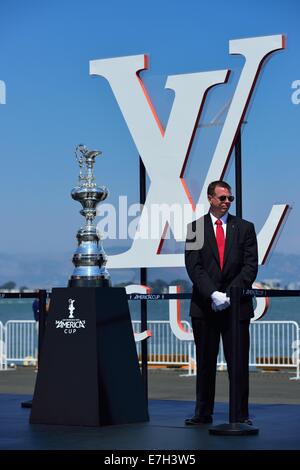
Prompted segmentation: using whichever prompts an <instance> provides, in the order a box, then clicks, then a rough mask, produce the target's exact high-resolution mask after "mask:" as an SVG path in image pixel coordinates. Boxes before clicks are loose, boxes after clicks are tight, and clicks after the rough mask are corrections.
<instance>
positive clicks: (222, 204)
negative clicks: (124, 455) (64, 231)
mask: <svg viewBox="0 0 300 470" xmlns="http://www.w3.org/2000/svg"><path fill="white" fill-rule="evenodd" d="M207 196H208V201H209V203H210V210H209V213H208V214H206V215H205V216H204V217H202V218H200V219H198V220H196V221H194V222H193V223H191V224H189V226H188V231H187V241H186V250H185V264H186V269H187V272H188V275H189V277H190V278H191V280H192V282H193V294H192V300H191V306H190V315H191V317H192V326H193V333H194V339H195V344H196V360H197V382H196V408H195V416H193V417H192V418H189V419H186V421H185V424H186V425H189V426H192V425H200V424H203V423H211V422H212V415H213V408H214V398H215V379H216V364H217V356H218V350H219V342H220V335H222V341H223V347H224V354H225V359H226V362H227V367H228V372H229V380H230V372H231V363H232V355H231V325H230V299H229V297H228V296H229V290H230V287H231V286H238V287H243V288H251V286H252V283H253V282H254V280H255V278H256V274H257V267H258V256H257V240H256V234H255V230H254V225H253V224H252V223H251V222H247V221H246V220H243V219H240V218H238V217H235V216H232V215H231V214H229V213H228V210H229V208H230V204H231V202H232V201H233V200H234V197H233V196H232V194H231V187H230V186H229V184H227V183H225V182H224V181H214V182H212V183H210V185H209V186H208V188H207ZM253 315H254V314H253V305H252V299H251V298H250V297H245V298H242V299H241V306H240V322H239V326H240V334H239V336H240V344H239V367H238V389H239V397H238V398H239V403H238V421H239V422H243V423H246V424H252V423H251V421H250V420H249V412H248V396H249V368H248V362H249V324H250V318H251V317H253Z"/></svg>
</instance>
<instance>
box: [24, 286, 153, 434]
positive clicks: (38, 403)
mask: <svg viewBox="0 0 300 470" xmlns="http://www.w3.org/2000/svg"><path fill="white" fill-rule="evenodd" d="M148 419H149V417H148V411H147V404H146V399H145V396H144V389H143V385H142V378H141V374H140V370H139V365H138V358H137V353H136V347H135V342H134V336H133V332H132V326H131V319H130V314H129V308H128V302H127V298H126V293H125V289H124V288H112V287H111V288H93V287H89V288H82V287H81V288H59V289H53V291H52V296H51V304H50V311H49V313H48V316H47V326H46V332H45V338H44V342H43V346H42V351H41V359H40V362H39V370H38V375H37V381H36V386H35V392H34V397H33V403H32V411H31V417H30V422H31V423H41V424H42V423H43V424H64V425H72V424H74V425H87V426H100V425H108V424H125V423H134V422H140V421H148Z"/></svg>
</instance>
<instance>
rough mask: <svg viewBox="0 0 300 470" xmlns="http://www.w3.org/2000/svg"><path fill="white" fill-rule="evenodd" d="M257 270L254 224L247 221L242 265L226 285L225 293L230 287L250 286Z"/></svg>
mask: <svg viewBox="0 0 300 470" xmlns="http://www.w3.org/2000/svg"><path fill="white" fill-rule="evenodd" d="M257 270H258V252H257V238H256V233H255V229H254V225H253V224H252V223H250V222H249V227H248V229H247V231H246V234H245V242H244V253H243V266H242V269H241V271H240V272H239V274H238V275H237V276H236V277H235V278H234V279H233V280H232V281H231V283H230V285H229V286H228V287H227V293H228V292H229V290H230V288H231V287H233V286H235V287H242V288H249V287H251V286H252V284H253V282H254V281H255V279H256V276H257Z"/></svg>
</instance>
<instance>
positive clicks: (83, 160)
mask: <svg viewBox="0 0 300 470" xmlns="http://www.w3.org/2000/svg"><path fill="white" fill-rule="evenodd" d="M75 155H76V159H77V161H78V163H79V169H80V171H79V182H78V186H76V187H75V188H73V189H72V192H71V196H72V198H73V199H75V201H79V202H80V203H81V205H82V209H81V211H80V214H81V215H83V216H84V217H85V225H84V226H83V227H81V228H80V229H79V230H78V232H77V240H78V247H77V250H76V251H75V253H74V256H73V264H74V265H75V269H74V271H73V274H72V276H71V278H70V280H69V287H109V286H110V276H109V273H108V271H107V269H106V267H105V265H106V260H107V258H106V255H105V252H104V250H103V247H102V245H101V240H100V235H99V234H98V233H97V230H96V227H95V226H94V225H93V220H94V218H95V216H96V206H97V204H98V203H99V202H100V201H104V200H105V199H106V197H107V195H108V190H107V189H106V188H105V187H104V186H101V187H100V186H97V183H96V182H95V178H94V164H95V158H96V157H97V156H98V155H101V152H100V151H98V150H89V149H88V148H87V147H86V146H85V145H83V144H79V145H77V147H76V149H75Z"/></svg>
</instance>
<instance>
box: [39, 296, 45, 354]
mask: <svg viewBox="0 0 300 470" xmlns="http://www.w3.org/2000/svg"><path fill="white" fill-rule="evenodd" d="M38 297H39V304H40V305H39V332H38V363H39V362H40V359H41V350H42V344H43V340H44V335H45V328H46V315H47V312H46V300H47V291H45V290H43V289H41V290H39V293H38Z"/></svg>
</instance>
